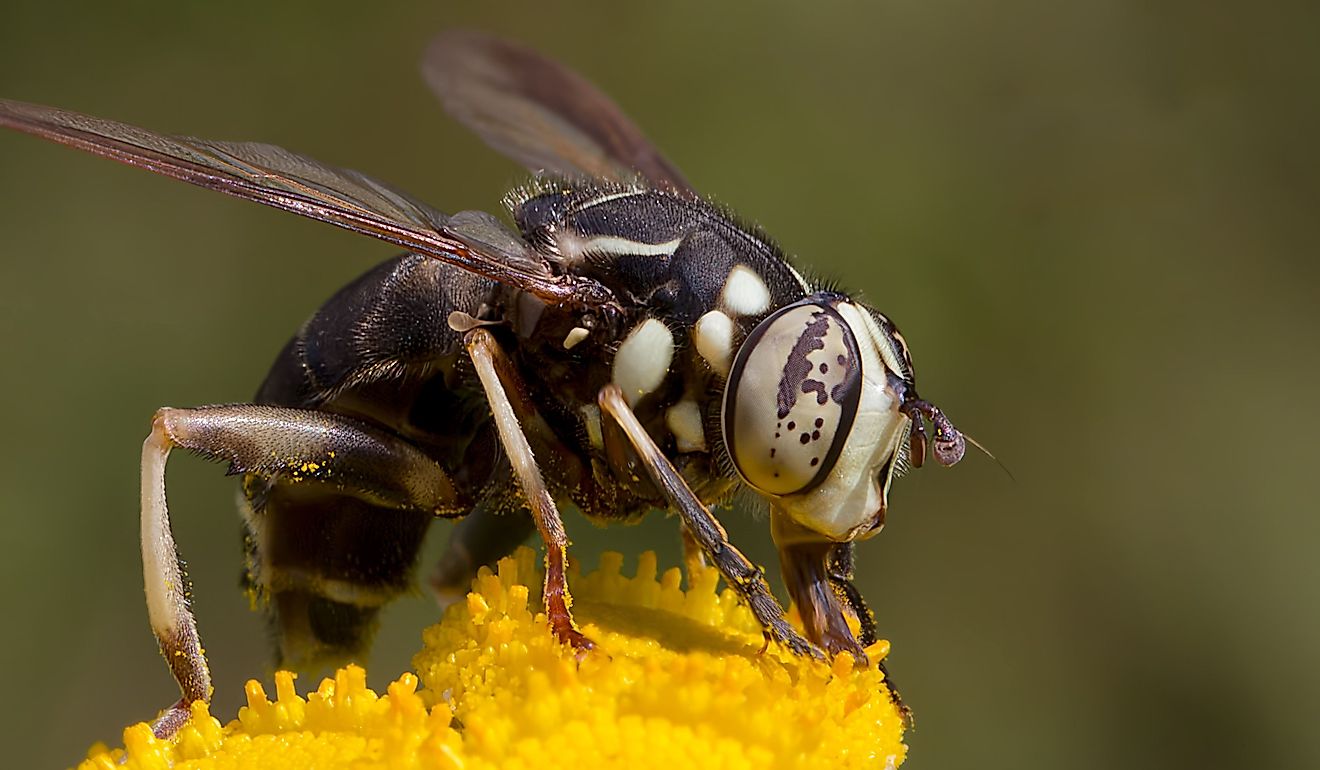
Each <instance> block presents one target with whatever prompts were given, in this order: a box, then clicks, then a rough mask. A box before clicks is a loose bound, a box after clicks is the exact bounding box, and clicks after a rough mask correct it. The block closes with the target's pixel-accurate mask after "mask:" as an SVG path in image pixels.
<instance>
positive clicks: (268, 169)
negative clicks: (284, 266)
mask: <svg viewBox="0 0 1320 770" xmlns="http://www.w3.org/2000/svg"><path fill="white" fill-rule="evenodd" d="M0 126H5V127H8V128H12V129H15V130H18V131H22V132H25V133H28V134H32V135H34V136H39V137H41V138H43V139H48V140H50V141H52V142H56V143H58V144H63V145H67V146H69V147H75V148H77V149H80V150H85V151H87V152H90V153H92V154H94V155H100V156H102V157H106V158H111V159H113V160H117V161H119V162H121V163H127V164H129V165H131V166H137V167H139V168H145V169H147V170H148V171H154V172H156V173H157V174H161V175H163V176H168V177H171V178H173V179H179V180H182V181H184V182H189V183H191V184H195V185H198V186H199V187H206V188H209V189H212V190H219V191H220V192H223V193H227V194H229V195H234V196H237V197H239V198H246V199H248V200H253V201H257V202H258V203H264V204H266V205H267V206H273V207H275V208H278V209H283V210H285V211H292V212H294V213H296V214H300V215H302V216H305V217H308V218H311V219H317V220H320V221H322V222H329V223H330V224H332V225H336V226H338V227H342V228H344V229H346V230H352V231H353V232H357V233H363V234H365V235H370V236H372V237H374V238H379V239H380V240H383V241H387V242H389V243H393V244H395V245H397V246H401V247H403V248H405V249H408V250H409V251H413V252H417V253H419V254H426V255H428V256H431V257H434V258H436V259H439V260H441V261H444V262H448V263H450V264H452V265H456V266H458V267H461V268H463V269H465V270H470V271H472V272H474V273H478V274H480V275H484V276H487V277H489V278H492V279H494V280H496V281H500V282H501V283H506V284H509V285H511V286H515V287H517V288H520V289H524V290H526V291H529V292H531V293H533V294H535V295H536V296H538V297H541V298H542V299H545V300H547V301H552V302H559V301H564V300H567V299H569V298H570V297H571V296H572V295H573V290H572V287H571V286H570V285H569V284H568V283H567V282H566V281H564V280H562V279H558V278H556V277H555V276H553V274H552V273H551V272H550V270H549V268H548V266H547V265H546V264H545V262H544V261H543V260H541V259H540V258H539V257H538V256H537V255H536V254H535V252H533V251H532V250H531V249H530V248H528V247H527V246H525V245H524V244H522V242H521V241H520V240H518V239H517V238H515V237H514V236H512V235H511V234H509V233H507V232H505V233H504V237H496V236H495V234H494V233H493V232H492V231H491V230H490V227H491V224H490V223H488V222H483V228H480V229H474V228H473V227H472V226H471V223H465V221H464V220H459V222H457V223H455V222H454V221H453V220H451V219H450V218H449V217H448V216H446V215H445V214H443V213H441V212H439V211H437V210H435V209H433V208H431V207H429V206H427V205H426V204H424V203H421V202H420V201H417V200H416V199H414V198H412V197H410V196H408V195H407V194H405V193H402V192H399V191H398V190H395V189H393V188H391V187H389V186H387V185H385V184H382V183H380V182H377V181H376V180H374V179H372V178H370V177H368V176H365V175H363V174H359V173H358V172H356V171H349V170H345V169H338V168H333V167H331V166H326V165H323V164H321V163H318V162H316V161H314V160H312V159H310V158H306V157H304V156H302V155H298V154H296V153H292V152H289V151H288V150H285V149H283V148H280V147H275V146H274V145H269V144H254V143H242V142H213V141H208V140H205V139H193V138H190V137H179V136H168V135H165V134H158V133H155V132H153V131H148V130H146V129H143V128H137V127H136V126H130V125H127V124H125V123H118V122H115V121H112V120H104V119H101V118H93V117H90V116H87V115H81V114H79V113H76V112H70V111H67V110H61V109H57V108H55V107H45V106H42V105H38V104H27V103H24V102H16V101H9V100H4V99H0ZM455 224H457V225H458V226H455ZM496 226H497V225H496Z"/></svg>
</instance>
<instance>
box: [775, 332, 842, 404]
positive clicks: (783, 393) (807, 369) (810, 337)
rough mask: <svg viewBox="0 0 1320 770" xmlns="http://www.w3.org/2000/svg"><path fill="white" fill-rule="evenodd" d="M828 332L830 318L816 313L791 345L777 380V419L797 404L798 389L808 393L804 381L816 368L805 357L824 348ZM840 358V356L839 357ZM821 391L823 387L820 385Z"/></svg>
mask: <svg viewBox="0 0 1320 770" xmlns="http://www.w3.org/2000/svg"><path fill="white" fill-rule="evenodd" d="M829 330H830V317H829V316H828V315H826V314H825V313H824V312H822V311H818V312H816V313H814V314H812V316H811V321H810V322H809V323H808V324H807V325H806V328H804V329H803V330H802V334H801V335H800V336H799V337H798V338H797V342H795V343H793V349H792V350H791V351H789V353H788V360H787V361H785V362H784V374H783V375H782V376H781V377H780V378H779V400H778V407H779V418H780V419H781V420H782V419H783V418H785V417H787V416H788V413H789V412H791V411H793V405H794V404H796V403H797V397H798V392H799V389H801V392H803V393H808V392H810V391H808V390H806V386H805V385H804V381H805V380H806V379H807V375H808V374H811V372H812V370H813V369H815V368H816V367H815V366H813V365H812V363H811V361H809V360H807V356H809V355H811V354H812V353H813V352H815V351H817V350H823V349H824V348H825V342H824V337H825V335H826V334H828V333H829ZM840 358H842V356H840ZM820 387H821V390H822V391H823V390H824V388H825V386H824V385H823V384H821V386H820ZM823 396H824V393H823V392H822V393H821V394H820V395H819V396H818V398H820V399H821V400H820V403H822V404H823V403H825V401H824V398H823Z"/></svg>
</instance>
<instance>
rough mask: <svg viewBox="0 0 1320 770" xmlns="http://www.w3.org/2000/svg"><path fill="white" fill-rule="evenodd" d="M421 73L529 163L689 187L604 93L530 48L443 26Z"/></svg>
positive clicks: (477, 128)
mask: <svg viewBox="0 0 1320 770" xmlns="http://www.w3.org/2000/svg"><path fill="white" fill-rule="evenodd" d="M422 73H423V75H425V77H426V82H427V84H428V85H430V86H431V90H432V91H434V92H435V93H436V95H437V96H439V97H440V101H441V103H442V104H444V107H445V111H446V112H448V113H449V114H450V115H451V116H453V117H454V118H455V119H456V120H458V121H459V122H460V123H462V124H463V125H465V126H467V127H468V128H470V129H471V130H472V131H474V132H476V134H477V135H478V136H480V137H481V138H482V139H483V140H485V142H486V143H487V144H489V145H490V146H491V147H493V148H495V149H496V150H498V151H500V152H502V153H504V154H505V155H507V156H508V157H510V158H512V159H514V160H516V161H518V162H519V163H521V164H523V165H524V166H526V167H527V168H528V169H530V170H531V171H536V172H539V171H555V172H559V173H567V174H574V175H586V176H588V177H592V178H595V179H606V180H611V181H615V182H628V181H631V180H633V179H635V178H636V176H637V175H638V174H641V176H642V177H643V178H644V179H645V180H646V181H648V182H650V183H651V184H652V185H654V186H656V187H661V188H666V189H670V190H674V191H678V192H683V193H687V194H694V193H693V191H692V188H691V187H690V186H689V185H688V183H687V180H686V179H684V178H683V174H682V173H681V172H679V170H678V169H677V168H675V167H674V165H673V164H672V163H670V162H669V161H668V160H667V159H666V158H665V157H664V156H663V155H661V154H660V151H659V150H657V149H656V148H655V146H654V145H652V144H651V142H650V140H648V139H647V138H646V136H645V135H644V134H642V132H641V130H640V129H638V128H637V126H636V125H635V124H634V123H633V122H632V121H631V120H629V119H628V116H626V115H624V114H623V111H622V110H620V109H619V107H618V105H616V104H615V103H614V102H613V101H611V100H610V98H609V97H608V96H606V95H605V94H603V93H601V92H600V90H599V89H597V88H596V87H595V86H593V85H592V84H591V83H589V82H587V81H586V80H585V79H584V78H583V77H582V76H581V75H578V74H577V73H576V72H573V71H572V70H570V69H568V68H567V67H565V66H563V65H562V64H559V63H558V62H554V61H551V60H550V59H547V58H545V57H543V56H541V55H540V54H538V53H536V52H535V51H532V50H530V49H528V48H524V47H523V46H521V45H517V44H515V43H511V42H509V41H507V40H500V39H498V38H494V37H489V36H487V35H483V34H480V33H477V32H472V31H469V30H450V31H447V32H444V33H442V34H440V35H439V36H438V37H437V38H436V39H435V40H434V41H433V42H432V43H431V47H430V48H429V49H427V52H426V56H425V58H423V60H422Z"/></svg>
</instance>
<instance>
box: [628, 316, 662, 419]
mask: <svg viewBox="0 0 1320 770" xmlns="http://www.w3.org/2000/svg"><path fill="white" fill-rule="evenodd" d="M673 360H674V335H673V334H672V333H671V332H670V331H669V327H667V326H665V325H664V324H663V323H662V322H660V321H658V320H656V319H654V318H648V319H647V320H645V321H642V322H641V323H640V324H638V325H637V326H635V327H633V330H632V331H631V332H629V333H628V338H627V339H625V340H624V341H623V344H621V345H619V350H618V352H616V353H615V354H614V384H616V385H618V386H619V389H620V390H622V391H623V395H624V398H626V399H627V400H628V405H629V406H632V405H634V404H636V403H637V401H638V400H639V399H641V397H642V396H645V395H646V394H647V393H650V392H652V391H653V390H655V389H656V388H658V387H660V383H662V382H664V379H665V375H667V374H669V364H670V363H672V362H673Z"/></svg>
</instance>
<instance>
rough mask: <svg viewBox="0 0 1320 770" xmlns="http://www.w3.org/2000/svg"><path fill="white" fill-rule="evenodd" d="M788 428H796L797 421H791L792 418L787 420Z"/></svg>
mask: <svg viewBox="0 0 1320 770" xmlns="http://www.w3.org/2000/svg"><path fill="white" fill-rule="evenodd" d="M788 429H789V430H797V423H795V422H793V421H792V420H789V421H788Z"/></svg>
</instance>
